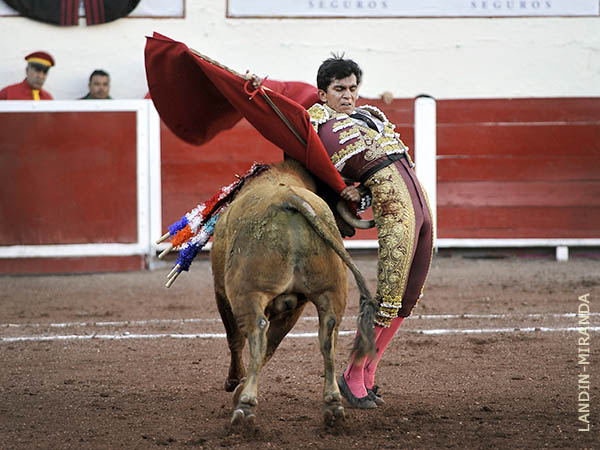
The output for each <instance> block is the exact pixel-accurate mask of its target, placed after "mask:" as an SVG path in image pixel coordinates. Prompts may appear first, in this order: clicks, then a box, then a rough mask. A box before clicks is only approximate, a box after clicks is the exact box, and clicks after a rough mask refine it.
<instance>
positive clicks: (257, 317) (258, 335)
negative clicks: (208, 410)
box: [231, 294, 269, 425]
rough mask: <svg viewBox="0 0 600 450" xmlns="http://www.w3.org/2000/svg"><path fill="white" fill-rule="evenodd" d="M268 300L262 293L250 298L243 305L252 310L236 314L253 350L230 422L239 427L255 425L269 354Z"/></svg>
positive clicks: (236, 394)
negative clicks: (262, 371)
mask: <svg viewBox="0 0 600 450" xmlns="http://www.w3.org/2000/svg"><path fill="white" fill-rule="evenodd" d="M267 303H268V301H267V300H266V296H264V295H263V294H254V295H247V296H246V297H245V298H244V300H243V303H242V302H239V303H236V304H246V305H248V306H249V308H248V309H247V310H246V311H244V312H243V313H242V312H241V311H240V313H241V314H240V313H238V311H236V317H237V320H238V324H239V326H240V328H241V329H242V330H244V332H245V334H246V335H247V337H248V347H249V351H250V360H249V362H248V371H247V375H246V380H245V382H244V384H243V385H241V386H240V387H238V388H237V389H236V392H235V396H236V397H237V396H239V400H238V401H237V405H235V406H234V408H235V410H234V411H233V415H232V417H231V423H232V424H233V425H238V424H240V423H242V422H246V423H249V424H252V423H254V419H255V409H256V406H257V405H258V399H257V397H258V374H259V372H260V369H261V368H262V366H263V365H264V359H265V355H266V352H267V330H268V328H269V321H268V320H267V317H266V316H265V314H264V309H265V306H266V304H267ZM240 388H241V390H240Z"/></svg>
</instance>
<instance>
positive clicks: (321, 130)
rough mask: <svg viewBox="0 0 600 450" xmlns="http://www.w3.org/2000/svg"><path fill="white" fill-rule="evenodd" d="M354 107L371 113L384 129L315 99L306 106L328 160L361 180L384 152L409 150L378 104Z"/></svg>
mask: <svg viewBox="0 0 600 450" xmlns="http://www.w3.org/2000/svg"><path fill="white" fill-rule="evenodd" d="M356 111H357V112H365V111H367V112H368V113H370V115H371V116H373V117H375V118H376V119H378V120H379V121H380V122H381V123H382V124H383V131H381V132H377V131H375V130H373V129H371V128H369V127H368V126H367V125H364V124H363V122H362V121H359V120H355V119H353V118H351V117H350V116H348V114H345V113H340V112H337V111H335V110H334V109H332V108H330V107H329V106H327V105H321V104H319V103H317V104H314V105H313V106H311V107H310V108H309V109H308V114H309V115H310V119H311V123H312V125H313V127H314V128H315V130H316V131H317V133H318V134H319V137H320V138H321V141H322V142H323V145H324V146H325V149H326V150H327V153H329V157H330V158H331V162H332V163H333V165H334V166H335V167H336V169H337V170H338V171H339V172H340V173H341V174H342V175H343V176H344V177H346V178H349V179H351V180H353V181H358V180H360V179H361V175H362V174H364V173H366V172H367V171H368V170H369V169H370V168H371V167H374V166H376V165H377V164H379V161H380V159H381V158H383V157H386V155H389V154H393V153H399V154H403V153H406V152H407V151H408V148H407V147H406V145H404V143H403V142H402V140H400V135H399V134H398V133H396V132H395V131H394V129H395V128H396V126H395V125H394V124H392V123H391V122H390V121H389V120H388V119H387V117H386V116H385V114H384V113H383V112H382V111H381V110H380V109H379V108H376V107H375V106H369V105H365V106H361V107H360V108H356Z"/></svg>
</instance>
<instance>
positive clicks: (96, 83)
mask: <svg viewBox="0 0 600 450" xmlns="http://www.w3.org/2000/svg"><path fill="white" fill-rule="evenodd" d="M88 89H89V92H88V93H87V95H86V96H85V97H81V98H80V100H112V97H111V96H110V95H109V92H110V76H109V75H108V73H107V72H105V71H104V70H101V69H97V70H94V71H93V72H92V74H91V75H90V82H89V83H88Z"/></svg>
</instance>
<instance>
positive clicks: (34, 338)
mask: <svg viewBox="0 0 600 450" xmlns="http://www.w3.org/2000/svg"><path fill="white" fill-rule="evenodd" d="M581 329H582V327H556V328H551V327H525V328H474V329H462V328H446V329H443V328H441V329H433V330H402V332H403V333H412V334H423V335H436V336H439V335H445V334H484V333H532V332H538V333H540V332H541V333H548V332H574V331H580V330H581ZM584 329H585V330H586V332H588V333H589V332H595V331H600V327H585V328H584ZM354 334H355V331H348V330H344V331H340V332H339V335H340V336H350V335H354ZM318 336H319V334H318V333H290V334H288V335H287V337H289V338H292V339H298V338H316V337H318ZM225 337H226V335H225V333H193V334H177V333H165V334H130V333H126V334H86V335H80V334H70V335H62V336H61V335H58V336H16V337H5V338H0V342H2V343H11V342H49V341H69V340H79V341H85V340H95V339H97V340H125V339H162V338H171V339H224V338H225Z"/></svg>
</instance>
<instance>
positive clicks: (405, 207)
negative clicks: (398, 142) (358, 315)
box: [365, 164, 416, 327]
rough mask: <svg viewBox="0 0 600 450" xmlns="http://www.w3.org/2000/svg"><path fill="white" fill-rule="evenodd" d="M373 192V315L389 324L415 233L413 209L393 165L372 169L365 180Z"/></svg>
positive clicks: (403, 284)
mask: <svg viewBox="0 0 600 450" xmlns="http://www.w3.org/2000/svg"><path fill="white" fill-rule="evenodd" d="M365 186H366V187H368V188H369V189H370V190H371V194H372V196H373V216H374V218H375V225H376V226H377V233H378V235H379V255H378V262H377V272H378V273H377V294H376V296H375V298H376V300H377V301H378V302H379V306H380V312H379V313H378V314H377V317H376V319H375V321H376V323H377V324H378V325H380V326H384V327H389V326H390V324H391V322H392V319H394V318H396V317H397V316H398V311H399V309H400V308H401V306H402V296H403V295H404V290H405V289H406V283H407V281H408V273H409V270H410V265H411V261H412V254H413V249H414V237H415V226H416V225H415V211H414V209H413V204H412V200H411V198H410V192H409V191H408V188H407V187H406V184H405V183H404V180H403V179H402V176H401V175H400V173H399V172H398V169H396V166H395V165H393V164H392V165H391V166H388V167H385V168H383V169H381V170H379V171H378V172H376V173H375V174H374V175H373V176H372V177H370V178H369V179H368V180H367V181H366V182H365Z"/></svg>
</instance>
